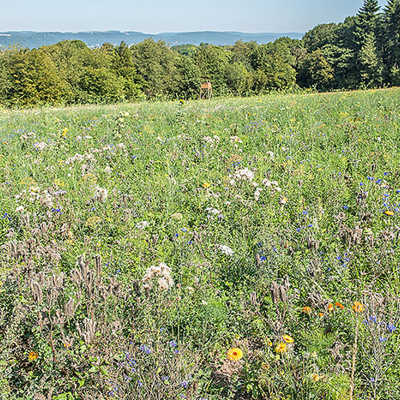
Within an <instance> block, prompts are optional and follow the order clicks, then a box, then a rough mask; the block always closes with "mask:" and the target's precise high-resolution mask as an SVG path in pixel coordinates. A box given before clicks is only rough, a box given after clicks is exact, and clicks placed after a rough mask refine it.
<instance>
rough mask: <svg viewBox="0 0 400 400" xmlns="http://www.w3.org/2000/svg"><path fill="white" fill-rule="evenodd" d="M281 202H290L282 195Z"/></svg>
mask: <svg viewBox="0 0 400 400" xmlns="http://www.w3.org/2000/svg"><path fill="white" fill-rule="evenodd" d="M279 202H280V203H281V204H286V203H287V202H288V199H287V197H282V198H281V200H280V201H279Z"/></svg>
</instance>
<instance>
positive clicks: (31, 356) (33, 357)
mask: <svg viewBox="0 0 400 400" xmlns="http://www.w3.org/2000/svg"><path fill="white" fill-rule="evenodd" d="M38 357H39V354H38V353H36V351H30V352H29V354H28V360H29V361H35V360H36V359H37V358H38Z"/></svg>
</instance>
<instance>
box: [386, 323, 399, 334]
mask: <svg viewBox="0 0 400 400" xmlns="http://www.w3.org/2000/svg"><path fill="white" fill-rule="evenodd" d="M396 329H397V328H396V327H395V326H394V325H393V324H387V330H388V331H389V333H393V332H394V331H395V330H396Z"/></svg>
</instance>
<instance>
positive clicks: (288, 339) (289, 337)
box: [282, 335, 294, 343]
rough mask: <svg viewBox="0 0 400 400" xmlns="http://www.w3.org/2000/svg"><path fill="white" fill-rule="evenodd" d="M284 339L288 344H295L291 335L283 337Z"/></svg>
mask: <svg viewBox="0 0 400 400" xmlns="http://www.w3.org/2000/svg"><path fill="white" fill-rule="evenodd" d="M282 338H283V340H284V341H285V342H286V343H293V342H294V339H293V338H292V337H291V336H289V335H283V336H282Z"/></svg>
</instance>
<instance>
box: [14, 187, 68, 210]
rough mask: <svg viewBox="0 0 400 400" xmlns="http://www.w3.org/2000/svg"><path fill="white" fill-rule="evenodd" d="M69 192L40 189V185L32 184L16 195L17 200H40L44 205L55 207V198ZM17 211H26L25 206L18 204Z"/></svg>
mask: <svg viewBox="0 0 400 400" xmlns="http://www.w3.org/2000/svg"><path fill="white" fill-rule="evenodd" d="M66 193H67V192H66V191H65V190H57V191H52V190H48V189H43V190H42V189H40V188H39V187H38V186H32V187H31V188H29V189H28V190H23V191H22V192H20V193H18V194H17V195H15V199H16V200H25V201H29V202H31V203H34V202H36V201H38V202H39V203H40V204H41V205H42V206H45V207H48V208H52V207H54V200H55V198H56V197H59V196H63V195H65V194H66ZM15 211H16V212H22V211H24V207H23V206H18V207H17V208H16V210H15Z"/></svg>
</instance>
